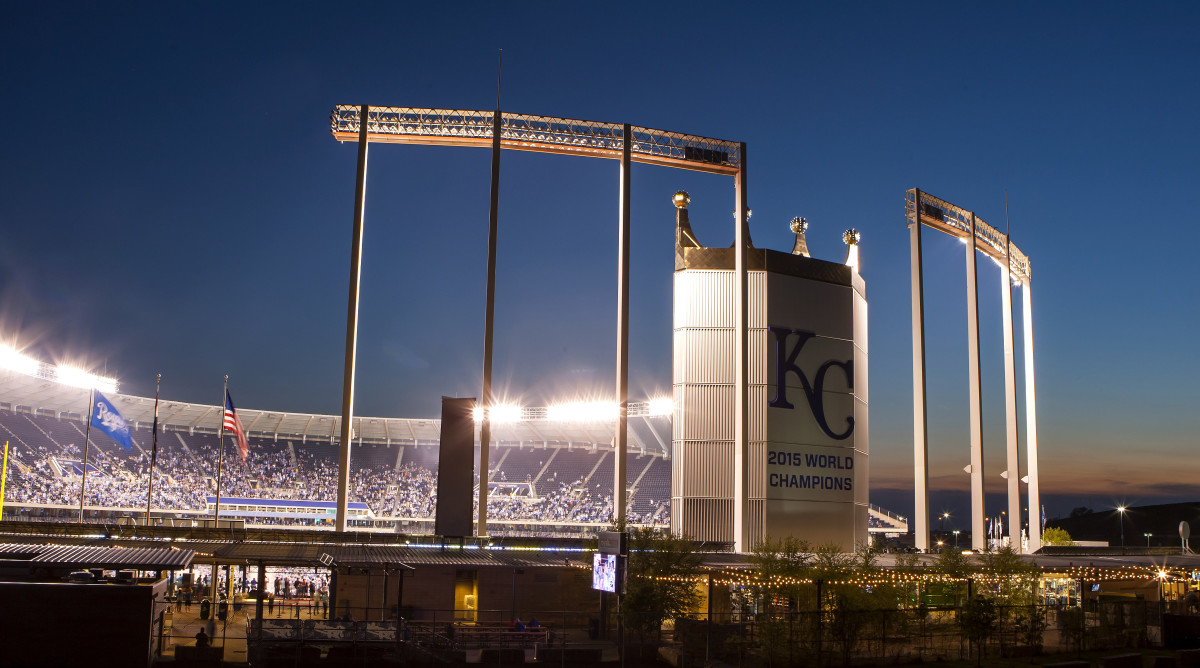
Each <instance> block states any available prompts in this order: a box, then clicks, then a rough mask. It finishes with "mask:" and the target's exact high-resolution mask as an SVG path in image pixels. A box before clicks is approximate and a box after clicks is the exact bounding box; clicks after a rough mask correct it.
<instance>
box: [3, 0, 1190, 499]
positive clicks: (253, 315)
mask: <svg viewBox="0 0 1200 668" xmlns="http://www.w3.org/2000/svg"><path fill="white" fill-rule="evenodd" d="M364 7H365V9H364V10H362V11H358V10H357V9H356V6H353V5H346V4H341V5H339V4H330V3H327V2H326V3H308V4H305V3H201V2H194V3H63V2H46V3H23V4H18V5H12V6H9V7H7V8H6V12H5V20H4V21H3V25H2V26H0V67H2V68H3V80H2V81H3V86H2V87H0V91H2V92H0V94H2V95H3V104H2V105H0V115H2V116H0V120H2V121H3V127H4V128H5V130H6V132H5V135H4V139H3V150H2V151H0V226H2V230H3V236H2V240H0V338H3V339H4V340H7V341H10V342H15V343H17V344H18V345H20V346H23V347H26V346H27V347H31V349H32V351H33V352H34V354H36V355H38V356H40V357H42V358H43V359H53V360H69V361H77V362H83V363H86V364H88V365H90V366H91V367H92V368H95V369H97V370H104V369H107V371H108V372H109V373H111V374H114V375H116V376H117V377H118V378H119V379H120V380H121V382H122V391H123V392H126V393H131V394H143V395H145V394H149V393H152V392H153V380H154V374H155V373H162V375H163V393H164V396H166V397H169V398H171V399H176V400H184V401H194V402H211V403H216V402H217V401H218V399H219V396H218V393H219V392H220V384H221V377H222V375H224V374H226V373H228V374H229V375H230V377H231V391H232V394H233V396H234V397H236V400H237V402H238V404H239V405H242V406H246V407H254V408H262V409H275V410H288V411H301V412H322V413H337V412H338V411H339V410H340V396H341V368H342V354H343V345H344V336H345V313H346V286H347V279H348V275H349V248H350V232H351V213H352V198H353V189H354V164H355V145H354V144H349V143H348V144H344V145H343V144H338V143H337V142H335V141H334V140H333V139H332V138H331V137H330V135H329V129H328V128H329V122H328V118H329V112H330V110H331V108H332V107H333V105H334V104H337V103H350V104H362V103H369V104H374V105H397V106H417V107H442V108H461V109H491V108H492V107H493V105H494V103H495V75H496V73H495V68H496V55H497V49H499V48H503V49H504V89H503V107H504V109H505V110H507V111H513V112H521V113H532V114H540V115H547V116H560V117H568V118H584V119H589V120H599V121H609V122H629V123H633V124H637V125H644V126H649V127H655V128H663V129H668V130H676V131H681V132H687V133H692V134H699V135H706V136H712V137H719V138H723V139H730V140H735V141H745V142H747V143H748V145H749V149H748V158H749V161H748V164H749V168H750V190H749V193H750V205H751V207H752V208H753V210H754V217H753V220H752V222H751V229H752V234H753V237H754V240H755V242H756V244H757V245H759V246H761V247H768V248H775V249H779V250H788V249H790V247H791V235H790V233H789V232H788V229H787V223H788V221H789V220H790V219H791V218H792V216H796V215H802V216H805V217H807V218H808V220H809V221H810V223H811V226H812V227H811V230H810V233H809V245H810V248H811V249H812V250H813V253H814V255H815V256H817V257H821V258H825V259H830V260H838V261H840V260H841V259H842V258H843V255H844V252H845V251H844V246H843V245H842V243H841V240H840V236H841V232H842V230H844V229H846V228H847V227H855V228H857V229H858V230H860V231H861V232H862V235H863V241H862V263H863V275H864V277H865V279H866V281H867V285H868V297H869V299H870V303H871V321H870V322H871V328H870V329H871V332H870V335H871V367H870V370H871V396H870V403H871V409H872V410H871V425H870V428H871V436H872V443H871V472H872V485H873V491H874V493H873V495H872V498H873V500H877V501H878V502H879V503H883V504H884V505H886V506H888V507H893V508H895V509H896V510H898V511H900V512H904V513H907V512H910V511H911V504H912V501H911V495H910V493H909V492H908V490H910V489H911V479H912V473H911V472H912V417H911V401H912V386H911V338H910V334H909V284H908V238H907V233H906V229H905V224H904V212H903V197H904V191H905V190H906V189H908V188H911V187H914V186H915V187H920V188H922V189H924V190H926V191H928V192H931V193H933V194H935V195H937V196H940V197H942V198H944V199H947V200H949V201H951V202H954V203H956V204H958V205H960V206H963V207H965V208H968V209H971V210H974V211H975V212H976V213H977V214H978V215H979V216H980V217H982V218H983V219H985V220H987V221H988V222H990V223H991V224H993V225H995V226H997V227H1000V228H1003V226H1004V220H1005V192H1006V191H1007V193H1008V198H1009V206H1010V212H1011V221H1012V223H1011V224H1012V235H1013V239H1014V241H1015V243H1017V245H1018V246H1019V247H1020V248H1021V249H1022V250H1024V251H1025V252H1026V253H1027V254H1029V256H1030V257H1031V260H1032V266H1033V277H1034V281H1033V285H1034V299H1033V310H1034V321H1035V324H1036V337H1035V338H1036V357H1037V370H1038V376H1037V393H1038V400H1039V403H1038V414H1039V441H1040V447H1041V453H1042V456H1041V469H1042V472H1043V480H1042V491H1043V494H1045V495H1047V498H1048V506H1049V507H1048V511H1049V513H1050V514H1051V516H1053V515H1055V514H1058V513H1065V512H1066V511H1067V510H1069V509H1070V507H1072V506H1073V505H1078V504H1080V503H1087V504H1089V505H1093V506H1096V507H1100V506H1104V505H1106V504H1112V503H1114V502H1117V501H1124V502H1128V503H1132V504H1136V503H1149V502H1156V501H1161V500H1170V499H1186V500H1196V499H1197V498H1198V497H1200V461H1197V450H1198V449H1200V448H1197V446H1198V445H1200V443H1198V440H1200V439H1198V438H1197V433H1198V431H1200V417H1198V414H1200V410H1197V408H1196V405H1197V402H1198V400H1200V387H1198V383H1197V380H1196V378H1197V376H1198V375H1200V355H1197V353H1196V350H1195V346H1196V341H1197V339H1198V338H1200V331H1198V330H1200V316H1198V309H1197V305H1196V297H1195V295H1196V294H1197V292H1198V291H1200V290H1198V288H1200V285H1198V283H1200V279H1198V278H1197V272H1196V271H1195V269H1194V267H1193V257H1192V256H1193V254H1194V249H1195V248H1196V247H1197V246H1198V245H1200V233H1198V232H1197V222H1198V221H1197V215H1198V214H1197V211H1200V202H1198V201H1197V199H1198V197H1197V194H1198V192H1200V129H1198V128H1200V125H1198V122H1197V119H1198V118H1200V111H1198V106H1200V104H1198V103H1200V37H1198V35H1200V5H1197V4H1196V3H1194V2H1177V3H1172V2H1164V3H1106V2H1099V3H1098V2H1087V3H995V4H988V3H944V4H937V3H778V4H775V5H770V4H768V5H747V4H745V3H728V2H725V3H696V2H693V3H687V4H681V5H668V4H665V3H664V4H660V3H640V4H633V5H620V4H617V3H598V4H590V5H577V4H574V3H534V4H529V3H516V4H514V3H488V4H485V3H465V4H460V5H455V6H453V7H449V6H446V5H444V4H439V3H379V4H378V5H376V6H373V7H372V6H367V5H364ZM488 169H489V156H488V152H487V151H486V150H479V149H453V148H433V147H414V146H388V145H380V146H373V147H372V152H371V163H370V175H369V183H368V197H367V222H366V232H365V252H364V259H363V263H364V264H363V281H362V285H363V292H362V319H361V326H360V349H359V351H360V352H359V370H360V372H359V373H360V375H359V378H360V382H359V394H358V397H359V399H358V411H357V412H359V413H361V414H366V415H378V416H399V417H431V416H436V415H437V413H438V405H439V399H438V398H439V397H440V396H441V395H456V394H458V395H464V396H474V395H476V394H478V392H479V389H478V388H479V378H480V368H481V357H482V323H483V297H484V278H485V271H484V260H485V255H486V244H487V195H488ZM617 174H618V170H617V164H616V163H614V162H611V161H601V160H583V159H579V158H568V157H561V156H549V155H540V154H528V153H514V152H506V153H505V154H504V156H503V167H502V190H501V212H500V225H501V231H500V234H501V238H500V249H499V277H498V288H497V328H496V353H495V355H496V357H495V360H496V362H495V370H496V378H497V382H498V384H499V385H500V386H501V387H503V388H506V390H507V392H508V394H509V396H511V397H513V398H516V399H518V400H520V401H522V402H523V403H526V404H529V405H544V404H545V403H547V402H548V401H550V400H552V399H555V398H565V397H575V396H603V395H604V394H605V393H611V391H612V388H613V386H614V381H613V377H614V371H613V368H614V358H615V352H614V347H615V344H614V334H615V319H614V315H615V310H616V302H615V283H616V276H615V274H616V269H615V257H616V224H615V223H616V214H617V200H616V195H617ZM678 188H684V189H686V190H688V191H689V192H690V193H691V194H692V199H693V204H692V209H691V217H692V221H693V224H694V226H695V228H696V230H697V233H698V234H699V236H700V240H701V242H702V243H705V244H706V245H713V246H719V245H728V244H729V243H731V241H732V234H733V230H732V219H731V211H732V208H733V185H732V180H731V179H729V178H726V177H717V176H712V175H703V174H696V173H691V172H684V171H679V170H670V169H666V168H660V167H649V166H644V165H641V166H635V168H634V173H633V200H632V207H633V236H632V244H633V249H632V282H633V283H632V285H633V300H632V334H633V339H634V340H633V344H632V353H631V365H632V372H631V378H632V381H631V390H632V394H633V395H634V396H650V395H657V394H663V393H666V392H668V391H669V386H670V341H671V337H670V302H671V292H670V289H671V288H670V286H671V282H670V276H671V271H672V257H673V252H672V232H673V228H672V221H673V209H672V207H671V204H670V196H671V194H672V193H673V192H674V191H675V190H676V189H678ZM926 238H927V239H928V242H927V247H926V260H927V264H926V267H927V270H926V271H927V274H926V280H927V294H926V304H927V309H928V318H929V338H928V350H929V356H930V366H929V378H930V401H931V404H930V420H931V425H930V438H931V446H930V447H931V455H932V458H933V460H934V465H933V468H932V479H933V488H934V489H935V490H936V491H937V492H938V494H939V495H940V496H939V497H936V499H937V500H935V505H936V504H939V503H940V504H942V506H944V507H945V508H946V509H948V510H951V511H952V512H956V513H957V512H962V509H963V508H964V506H963V504H962V499H963V498H964V497H963V495H962V491H963V490H965V489H966V485H967V476H966V475H965V474H963V473H962V472H961V469H962V466H963V465H965V464H966V462H967V450H966V437H967V418H966V415H965V411H966V408H967V403H966V395H965V390H966V383H967V379H966V374H967V369H966V344H965V331H966V330H965V328H966V324H965V288H964V287H963V277H964V269H963V251H962V246H961V245H960V244H959V242H957V241H955V240H953V239H950V238H947V237H942V236H939V235H935V234H929V235H927V237H926ZM980 266H981V267H982V271H981V277H980V293H981V322H982V327H983V332H982V343H983V346H984V359H983V364H984V368H983V373H984V388H985V402H986V403H985V408H984V409H985V448H986V449H987V461H988V472H989V474H988V480H987V483H988V489H989V491H992V492H999V491H1001V490H1002V489H1003V485H1004V482H1003V480H1002V479H1001V478H1000V477H999V475H998V474H999V471H1001V470H1002V469H1003V468H1004V462H1003V434H1004V432H1003V376H1002V368H1003V367H1002V357H1001V338H1000V319H999V292H1000V279H999V273H998V270H996V269H995V267H994V266H992V265H991V263H985V264H981V265H980ZM1020 305H1021V302H1020V301H1019V300H1018V301H1017V303H1016V307H1017V308H1018V309H1019V308H1020ZM1018 363H1020V360H1019V359H1018ZM1021 413H1022V419H1023V413H1024V408H1023V406H1022V409H1021ZM995 507H997V508H998V507H999V504H997V505H996V506H995ZM940 509H941V507H935V510H940ZM963 514H964V515H965V512H964V513H963Z"/></svg>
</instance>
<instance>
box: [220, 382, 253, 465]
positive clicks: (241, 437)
mask: <svg viewBox="0 0 1200 668" xmlns="http://www.w3.org/2000/svg"><path fill="white" fill-rule="evenodd" d="M224 426H225V428H226V429H228V430H229V431H232V432H233V435H234V436H236V437H237V443H238V452H240V453H242V461H245V460H246V457H247V455H249V454H250V445H249V444H248V443H246V430H245V429H242V421H241V420H239V419H238V416H237V411H236V410H234V408H233V399H232V398H231V397H230V396H229V390H225V425H224Z"/></svg>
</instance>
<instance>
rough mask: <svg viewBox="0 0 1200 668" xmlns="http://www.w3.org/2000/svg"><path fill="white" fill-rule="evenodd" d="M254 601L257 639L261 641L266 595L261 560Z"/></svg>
mask: <svg viewBox="0 0 1200 668" xmlns="http://www.w3.org/2000/svg"><path fill="white" fill-rule="evenodd" d="M256 589H257V592H255V596H254V598H255V601H254V619H256V620H257V621H258V641H259V642H262V637H263V628H262V618H263V598H265V597H266V595H267V567H266V565H265V564H263V562H262V561H259V562H258V586H257V587H256Z"/></svg>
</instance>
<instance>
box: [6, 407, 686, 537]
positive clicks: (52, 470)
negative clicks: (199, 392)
mask: <svg viewBox="0 0 1200 668" xmlns="http://www.w3.org/2000/svg"><path fill="white" fill-rule="evenodd" d="M9 437H11V439H10V440H12V441H13V445H12V447H11V450H10V457H11V461H10V467H9V469H10V470H9V478H8V484H7V487H8V493H7V494H6V498H7V499H8V500H9V501H10V502H16V503H18V504H20V503H27V504H46V505H52V506H53V505H57V506H78V504H79V498H80V487H81V482H82V481H81V480H80V475H79V472H80V471H81V470H82V464H81V462H82V460H83V451H82V448H81V447H80V445H79V444H81V443H82V441H83V433H82V432H81V431H80V430H79V428H78V423H74V422H72V421H69V420H67V419H58V418H52V417H46V416H32V415H27V414H14V413H7V412H0V438H9ZM134 442H135V445H136V447H135V449H134V450H133V451H131V452H126V451H125V450H123V449H122V448H121V447H120V446H118V445H116V444H115V443H112V442H111V441H109V440H108V439H107V438H106V437H104V436H103V435H98V434H96V433H93V434H92V440H91V445H90V446H89V448H88V455H87V461H88V465H89V466H88V468H89V471H90V473H89V475H88V480H87V493H86V498H85V504H86V505H87V506H95V507H103V508H118V509H124V510H138V509H144V508H145V506H146V492H147V487H146V486H147V478H148V472H149V471H150V468H151V454H150V451H151V447H150V445H151V434H150V432H149V431H147V430H145V429H138V430H134ZM407 447H408V448H409V450H408V451H406V452H403V453H398V454H399V455H400V456H397V451H396V450H392V449H390V448H386V449H385V448H384V446H379V447H378V450H379V454H378V455H375V456H370V457H368V456H364V457H363V460H364V463H359V465H357V466H355V462H354V457H353V456H352V458H351V461H352V464H351V476H350V496H351V500H353V501H361V502H364V503H366V504H367V505H368V507H370V508H371V510H372V512H373V513H374V515H375V517H376V518H392V517H396V518H412V519H426V518H432V517H433V516H434V509H435V507H436V503H437V474H436V472H435V471H434V470H431V468H429V465H430V463H431V460H430V456H431V455H430V453H429V452H428V451H429V450H430V449H432V450H433V454H432V457H433V459H432V466H436V465H437V462H436V447H435V446H411V445H410V446H407ZM358 449H359V448H356V452H357V450H358ZM361 449H362V450H372V449H373V448H361ZM410 452H411V455H412V456H411V457H409V454H410ZM516 452H520V450H519V449H518V450H515V452H514V454H515V453H516ZM525 453H526V456H525V457H524V460H522V458H521V457H513V462H514V471H513V475H512V476H509V474H508V472H507V471H505V470H503V469H502V468H497V469H494V470H493V471H492V472H491V479H492V480H493V481H494V482H495V481H501V480H509V479H510V478H511V479H520V480H523V481H527V482H528V485H527V486H526V487H523V488H522V489H521V490H519V493H513V494H497V495H494V496H491V497H489V501H488V509H489V510H488V514H489V516H490V517H492V518H494V519H497V520H513V521H522V520H527V521H529V522H531V523H539V522H560V523H608V522H610V521H611V520H612V512H613V500H612V493H611V489H607V490H605V489H604V488H603V484H601V483H602V482H603V481H604V480H605V478H604V476H597V477H596V480H590V478H591V476H592V474H593V472H594V471H595V470H597V469H598V468H600V469H603V471H604V473H605V474H606V475H609V476H610V475H611V470H610V469H611V464H609V466H608V467H600V466H599V462H601V461H602V460H603V458H604V457H605V456H606V455H605V454H604V453H603V451H600V452H590V453H589V451H586V450H575V451H574V452H573V453H570V456H565V455H566V454H567V451H566V450H564V456H563V457H561V465H562V466H561V468H558V470H555V471H552V472H551V471H546V472H545V475H544V477H542V476H541V475H540V474H539V470H540V469H539V467H540V466H541V465H542V464H543V463H544V462H545V461H546V458H547V457H549V455H548V454H543V453H537V454H536V457H538V459H536V460H535V455H534V454H533V453H531V452H530V451H529V450H528V449H526V450H525ZM365 454H366V453H364V455H365ZM406 459H411V460H412V461H406ZM500 459H501V458H500V457H496V458H495V459H494V460H493V462H498V461H500ZM632 459H633V458H631V461H632ZM652 459H657V461H651V460H650V459H645V458H644V457H639V458H637V462H638V463H637V464H636V466H637V467H644V469H645V471H646V472H650V471H652V470H653V471H654V475H648V476H644V477H646V478H647V480H648V481H652V482H650V483H648V485H647V486H646V488H644V489H637V490H635V493H634V494H633V496H632V498H631V502H630V512H629V513H628V519H629V521H631V522H634V523H652V524H666V523H668V522H669V517H670V516H669V513H670V509H669V503H668V502H666V501H662V499H666V498H668V496H669V489H668V488H662V482H663V481H666V480H668V477H667V476H666V475H665V471H666V470H668V469H669V463H668V462H666V461H665V460H662V459H661V458H652ZM218 461H220V462H221V467H220V468H221V470H220V478H221V480H220V485H221V496H222V497H223V498H229V497H244V498H266V499H275V500H314V501H334V500H336V499H337V483H338V467H337V446H336V445H330V444H328V443H324V444H320V443H317V444H314V443H308V444H304V443H297V442H292V441H284V440H281V441H272V440H268V439H251V444H250V450H249V453H248V456H247V458H246V459H245V460H242V458H241V457H240V456H239V455H238V454H237V450H236V448H234V447H232V446H230V445H229V441H228V440H227V441H226V449H225V453H224V457H223V458H222V457H221V456H220V452H219V451H218V447H217V439H216V437H215V436H212V435H201V434H186V433H183V432H175V431H160V432H159V434H158V448H157V455H156V457H155V462H154V489H153V498H152V500H151V505H152V507H153V508H154V509H155V510H157V511H172V510H175V511H203V510H204V509H205V497H206V496H212V495H214V494H215V492H216V486H217V471H218ZM533 461H536V462H537V465H538V466H537V467H534V466H533V465H532V462H533ZM607 461H608V462H609V463H610V462H611V461H612V460H611V458H609V459H608V460H607ZM518 462H520V464H519V466H520V467H522V468H520V469H519V470H516V469H517V468H518ZM493 465H495V464H494V463H493ZM633 466H634V464H631V467H633ZM639 472H641V469H640V468H639ZM568 480H569V481H570V482H566V481H568ZM597 480H600V481H601V482H597ZM632 480H633V475H632V474H631V481H632ZM476 484H478V479H476ZM609 484H611V482H610V481H609ZM654 499H659V501H655V500H654ZM290 523H293V521H292V520H289V519H287V518H270V517H262V518H255V519H252V520H249V521H248V524H290Z"/></svg>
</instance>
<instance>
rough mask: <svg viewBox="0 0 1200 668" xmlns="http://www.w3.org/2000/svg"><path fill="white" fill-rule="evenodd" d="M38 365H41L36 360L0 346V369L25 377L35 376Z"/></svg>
mask: <svg viewBox="0 0 1200 668" xmlns="http://www.w3.org/2000/svg"><path fill="white" fill-rule="evenodd" d="M39 364H41V363H40V362H38V361H37V360H35V359H33V358H32V357H30V356H28V355H23V354H21V353H19V352H17V351H16V350H15V349H13V348H10V347H8V346H0V369H8V370H9V371H16V372H17V373H23V374H25V375H26V376H36V375H37V371H38V365H39Z"/></svg>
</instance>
